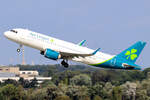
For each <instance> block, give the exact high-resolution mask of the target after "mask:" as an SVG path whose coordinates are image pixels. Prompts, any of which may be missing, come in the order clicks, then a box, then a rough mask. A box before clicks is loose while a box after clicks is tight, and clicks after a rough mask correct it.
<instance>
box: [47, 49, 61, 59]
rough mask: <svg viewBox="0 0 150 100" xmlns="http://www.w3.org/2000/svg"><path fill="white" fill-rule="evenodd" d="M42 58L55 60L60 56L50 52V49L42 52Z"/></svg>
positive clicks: (57, 53) (52, 51)
mask: <svg viewBox="0 0 150 100" xmlns="http://www.w3.org/2000/svg"><path fill="white" fill-rule="evenodd" d="M44 56H45V57H46V58H49V59H53V60H57V59H60V58H61V55H60V53H59V52H56V51H54V50H51V49H46V50H45V52H44Z"/></svg>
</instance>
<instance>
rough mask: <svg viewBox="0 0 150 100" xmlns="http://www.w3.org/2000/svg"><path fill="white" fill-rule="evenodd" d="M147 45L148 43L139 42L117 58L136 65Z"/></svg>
mask: <svg viewBox="0 0 150 100" xmlns="http://www.w3.org/2000/svg"><path fill="white" fill-rule="evenodd" d="M145 45H146V42H142V41H139V42H137V43H135V44H134V45H132V46H131V47H129V48H128V49H126V50H124V51H123V52H121V53H120V54H118V55H117V57H119V58H120V57H121V58H124V59H126V60H128V61H130V62H133V63H135V61H136V60H137V58H138V57H139V55H140V53H141V51H142V50H143V48H144V47H145Z"/></svg>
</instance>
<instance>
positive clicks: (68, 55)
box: [4, 28, 146, 70]
mask: <svg viewBox="0 0 150 100" xmlns="http://www.w3.org/2000/svg"><path fill="white" fill-rule="evenodd" d="M4 36H5V37H7V38H8V39H9V40H12V41H14V42H16V43H18V44H20V47H19V48H18V49H17V52H20V48H21V47H22V45H25V46H29V47H32V48H35V49H38V50H40V53H41V54H42V55H44V56H45V57H46V58H49V59H52V60H58V59H62V61H61V64H62V65H63V66H64V67H68V66H69V65H68V60H72V61H76V62H81V63H84V64H88V65H92V66H96V67H103V68H113V69H128V70H129V69H133V70H140V69H141V67H140V66H138V65H136V64H135V61H136V60H137V58H138V57H139V55H140V53H141V51H142V50H143V48H144V46H145V45H146V42H142V41H139V42H137V43H135V44H134V45H132V46H131V47H129V48H128V49H126V50H124V51H123V52H121V53H119V54H118V55H109V54H106V53H102V52H99V50H100V48H98V49H97V50H92V49H89V48H87V47H84V46H83V44H84V42H85V40H83V41H81V42H80V43H78V44H73V43H70V42H66V41H63V40H60V39H56V38H54V37H50V36H46V35H43V34H40V33H37V32H33V31H30V30H27V29H21V28H18V29H12V30H10V31H6V32H5V33H4Z"/></svg>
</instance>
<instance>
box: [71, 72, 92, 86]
mask: <svg viewBox="0 0 150 100" xmlns="http://www.w3.org/2000/svg"><path fill="white" fill-rule="evenodd" d="M70 82H71V84H72V85H80V86H82V85H85V86H89V85H91V84H92V81H91V78H90V77H89V76H88V75H86V74H79V75H76V76H74V77H73V78H71V80H70Z"/></svg>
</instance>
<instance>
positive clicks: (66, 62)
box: [61, 60, 69, 68]
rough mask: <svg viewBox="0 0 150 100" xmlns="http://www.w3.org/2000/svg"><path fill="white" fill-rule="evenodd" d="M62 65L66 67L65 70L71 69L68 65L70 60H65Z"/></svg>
mask: <svg viewBox="0 0 150 100" xmlns="http://www.w3.org/2000/svg"><path fill="white" fill-rule="evenodd" d="M61 64H62V65H63V66H64V67H65V68H68V67H69V64H68V60H66V61H65V60H63V61H62V62H61Z"/></svg>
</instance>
